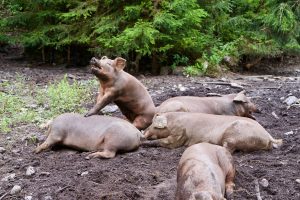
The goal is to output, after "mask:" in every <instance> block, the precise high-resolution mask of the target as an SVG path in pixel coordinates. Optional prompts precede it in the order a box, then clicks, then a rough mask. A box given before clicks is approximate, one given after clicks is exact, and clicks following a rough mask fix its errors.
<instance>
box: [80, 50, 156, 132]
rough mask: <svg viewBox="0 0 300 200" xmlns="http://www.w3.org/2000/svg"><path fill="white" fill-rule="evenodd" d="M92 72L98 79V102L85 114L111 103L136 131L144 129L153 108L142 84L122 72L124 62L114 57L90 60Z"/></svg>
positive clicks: (148, 122)
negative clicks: (112, 58)
mask: <svg viewBox="0 0 300 200" xmlns="http://www.w3.org/2000/svg"><path fill="white" fill-rule="evenodd" d="M90 63H91V65H92V66H93V67H92V73H93V74H94V75H95V76H96V77H97V78H98V79H99V82H100V89H99V95H98V97H97V103H96V105H94V107H93V108H92V109H91V110H90V111H89V112H88V113H87V114H86V115H85V116H86V117H88V116H91V115H95V114H97V113H98V112H99V111H100V110H101V109H102V108H103V107H105V106H106V105H107V104H109V103H110V102H114V103H115V104H116V105H117V106H118V107H119V108H120V110H121V111H122V113H123V114H124V115H125V116H126V117H127V119H128V120H129V121H130V122H132V123H133V125H134V126H135V127H137V128H138V129H140V130H141V129H145V128H147V127H148V126H149V125H150V124H151V121H152V118H153V116H154V113H155V106H154V103H153V101H152V98H151V97H150V95H149V93H148V92H147V90H146V88H145V87H144V86H143V84H142V83H141V82H140V81H138V80H137V79H136V78H135V77H133V76H131V75H130V74H128V73H126V72H125V71H123V69H124V67H125V63H126V60H125V59H123V58H120V57H118V58H116V59H114V60H111V59H108V58H107V57H106V56H104V57H102V58H101V60H98V59H96V58H92V59H91V62H90Z"/></svg>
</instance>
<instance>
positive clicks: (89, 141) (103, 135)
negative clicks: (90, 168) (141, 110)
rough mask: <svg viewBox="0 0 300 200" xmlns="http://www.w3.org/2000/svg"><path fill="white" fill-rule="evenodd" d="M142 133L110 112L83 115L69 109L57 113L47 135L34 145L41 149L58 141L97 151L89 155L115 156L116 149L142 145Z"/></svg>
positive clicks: (94, 156)
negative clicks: (60, 113) (109, 114)
mask: <svg viewBox="0 0 300 200" xmlns="http://www.w3.org/2000/svg"><path fill="white" fill-rule="evenodd" d="M140 137H141V133H140V131H139V130H138V129H136V128H135V127H134V126H133V125H132V124H130V123H129V122H127V121H125V120H123V119H119V118H115V117H109V116H99V115H95V116H91V117H88V118H86V117H83V116H81V115H79V114H74V113H66V114H62V115H60V116H58V117H56V118H55V119H54V120H53V122H52V123H51V124H50V126H49V129H48V137H47V139H46V140H45V142H44V143H43V144H41V145H40V146H38V147H37V148H36V149H35V152H36V153H39V152H41V151H43V150H45V149H48V148H49V147H51V146H53V145H55V144H62V145H65V146H68V147H72V148H75V149H80V150H84V151H96V152H95V153H92V154H90V155H88V156H87V158H88V159H89V158H96V157H101V158H113V157H115V155H116V152H117V151H124V152H127V151H132V150H135V149H137V148H138V147H139V145H140Z"/></svg>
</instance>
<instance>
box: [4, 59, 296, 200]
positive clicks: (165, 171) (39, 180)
mask: <svg viewBox="0 0 300 200" xmlns="http://www.w3.org/2000/svg"><path fill="white" fill-rule="evenodd" d="M30 67H31V66H30ZM297 70H298V69H297ZM16 72H18V73H19V74H21V75H23V76H25V77H26V79H27V81H28V82H31V83H32V82H35V83H36V84H47V83H49V82H50V81H52V80H56V79H61V78H62V77H63V75H64V74H65V73H68V74H71V75H73V76H72V78H74V77H75V78H76V79H79V80H86V79H92V78H94V77H93V76H92V75H90V74H89V72H88V71H87V70H86V69H64V68H59V67H43V68H28V65H27V64H26V63H24V62H16V61H9V60H3V59H2V61H1V66H0V78H1V79H6V80H12V79H13V78H14V76H15V73H16ZM294 72H296V71H293V70H292V72H291V73H289V74H285V77H282V76H281V77H279V76H271V75H270V76H264V75H259V76H258V75H255V74H251V75H249V74H247V75H246V74H244V75H241V74H232V73H229V74H227V75H226V76H225V77H224V78H223V79H220V78H218V79H212V78H203V77H202V78H201V77H199V78H187V77H183V76H160V77H144V76H138V78H139V79H140V80H141V81H142V82H143V83H144V84H145V85H146V86H147V87H148V90H149V92H150V94H151V96H152V97H153V100H154V102H155V104H156V105H159V104H160V103H161V102H162V101H164V100H166V99H168V98H170V97H173V96H179V95H193V96H206V94H207V93H219V94H228V93H236V92H239V91H241V90H242V89H241V88H236V87H232V86H230V85H229V84H227V83H229V82H235V83H238V84H240V85H242V86H243V87H244V89H245V90H246V91H247V95H248V96H250V97H252V101H253V102H255V103H256V104H257V105H258V107H259V108H260V110H261V113H256V114H255V117H256V118H257V121H258V122H259V123H261V124H262V125H263V126H264V127H265V128H266V129H267V130H268V131H269V132H270V133H271V134H272V136H274V137H275V138H282V139H283V141H284V143H283V146H282V147H281V148H279V149H273V150H271V151H257V152H253V153H243V152H237V153H234V159H235V165H236V171H237V173H236V178H235V183H236V186H235V191H234V195H233V199H237V200H239V199H241V200H243V199H257V195H256V190H255V183H254V182H255V180H257V181H258V182H262V180H263V179H266V180H267V181H268V185H267V186H266V187H263V186H262V185H263V184H260V185H259V186H260V195H261V197H262V199H265V200H267V199H270V200H271V199H272V200H273V199H278V200H279V199H280V200H292V199H294V200H298V199H300V183H299V182H300V180H299V179H300V122H299V119H300V107H297V106H293V107H290V108H289V109H287V105H286V104H285V103H283V100H284V99H285V98H287V97H288V95H291V94H292V95H294V96H296V97H298V98H300V77H299V75H298V74H299V73H294ZM298 72H299V71H298ZM297 76H298V77H297ZM179 84H181V86H179V87H178V85H179ZM95 90H96V88H95ZM183 90H184V91H183ZM92 105H93V102H88V103H87V107H88V108H90V107H91V106H92ZM272 112H273V114H272ZM274 113H275V116H277V117H275V116H274ZM113 115H114V116H121V114H120V113H119V112H117V113H114V114H113ZM290 131H292V134H286V133H287V132H290ZM43 132H44V131H43V130H40V129H39V128H38V126H36V125H34V124H21V125H19V126H18V127H16V128H14V130H13V131H12V132H10V133H8V134H3V133H0V139H1V140H0V147H5V148H6V152H4V153H2V154H0V199H1V200H2V199H24V198H25V196H31V197H32V199H47V200H49V199H59V200H63V199H65V200H70V199H71V200H72V199H90V200H93V199H97V200H99V199H111V200H115V199H141V200H142V199H154V200H172V199H174V193H175V189H176V170H177V163H178V161H179V159H180V156H181V154H182V153H183V151H184V148H178V149H172V150H171V149H165V148H150V147H147V148H146V147H140V148H139V150H137V151H135V152H131V153H126V154H119V155H117V157H116V158H114V159H110V160H103V159H92V160H86V159H84V157H85V155H86V153H84V152H77V151H72V150H65V149H58V150H57V149H56V150H51V151H47V152H43V153H41V154H38V155H35V154H33V153H32V151H33V149H34V148H35V146H36V145H37V144H34V143H32V142H29V141H26V140H22V138H23V139H24V136H25V137H26V135H29V134H32V133H34V134H37V135H39V134H43ZM290 133H291V132H290ZM28 166H33V167H34V168H35V170H36V173H35V174H33V175H32V176H26V175H25V172H26V169H27V167H28ZM12 173H15V177H14V178H12V179H9V180H8V181H5V180H2V181H1V179H3V178H4V177H6V176H7V175H9V174H12ZM297 179H298V180H297ZM14 185H20V186H21V188H22V190H21V192H20V193H18V194H13V195H12V194H10V190H11V189H12V187H13V186H14ZM27 198H29V197H27Z"/></svg>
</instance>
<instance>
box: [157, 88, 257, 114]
mask: <svg viewBox="0 0 300 200" xmlns="http://www.w3.org/2000/svg"><path fill="white" fill-rule="evenodd" d="M156 111H157V113H166V112H194V113H207V114H215V115H237V116H241V117H249V118H252V119H254V117H253V116H252V112H257V108H256V106H255V105H254V104H253V103H252V102H251V101H250V99H249V98H247V97H246V96H245V91H242V92H240V93H238V94H228V95H224V96H222V97H193V96H179V97H173V98H170V99H167V100H166V101H164V102H163V103H162V104H161V105H160V106H159V107H158V108H157V110H156Z"/></svg>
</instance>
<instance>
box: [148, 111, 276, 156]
mask: <svg viewBox="0 0 300 200" xmlns="http://www.w3.org/2000/svg"><path fill="white" fill-rule="evenodd" d="M145 138H147V139H159V140H157V141H155V142H154V143H153V144H151V145H157V144H158V145H160V146H163V147H168V148H176V147H180V146H190V145H193V144H196V143H200V142H208V143H212V144H217V145H221V146H224V147H227V148H228V150H229V151H230V152H233V151H234V150H242V151H254V150H259V149H265V150H267V149H271V148H272V144H274V146H276V145H277V146H278V145H281V143H282V140H281V139H280V140H276V139H274V138H273V137H272V136H271V135H270V134H269V133H268V132H267V131H266V130H265V129H264V128H263V127H262V126H261V125H260V124H259V123H258V122H256V121H254V120H252V119H249V118H246V117H237V116H224V115H211V114H203V113H186V112H170V113H161V114H156V115H155V116H154V118H153V123H152V125H151V126H150V127H148V129H147V130H145Z"/></svg>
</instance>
